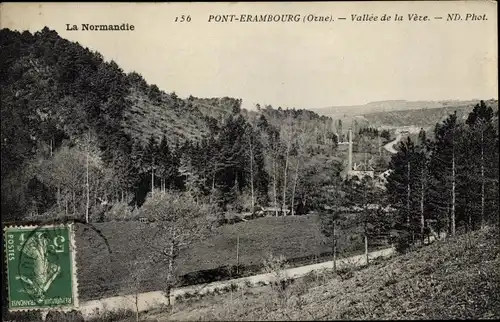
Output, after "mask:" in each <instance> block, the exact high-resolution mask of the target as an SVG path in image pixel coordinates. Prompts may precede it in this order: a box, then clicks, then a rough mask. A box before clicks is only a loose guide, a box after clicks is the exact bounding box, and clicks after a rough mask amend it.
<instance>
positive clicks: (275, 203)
mask: <svg viewBox="0 0 500 322" xmlns="http://www.w3.org/2000/svg"><path fill="white" fill-rule="evenodd" d="M273 192H274V211H275V212H276V217H278V191H276V159H275V157H274V156H273Z"/></svg>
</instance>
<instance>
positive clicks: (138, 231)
mask: <svg viewBox="0 0 500 322" xmlns="http://www.w3.org/2000/svg"><path fill="white" fill-rule="evenodd" d="M94 227H95V229H96V230H98V231H99V233H98V232H97V231H96V230H94V229H92V228H89V227H87V226H84V225H82V224H78V225H77V227H76V239H77V240H76V244H77V263H78V282H79V293H80V298H81V299H82V300H88V299H96V298H100V297H106V296H113V295H118V294H127V293H133V292H136V291H139V292H146V291H153V290H160V289H161V287H162V285H165V284H164V283H163V282H164V280H165V278H166V275H165V273H166V272H165V270H163V269H161V267H158V266H161V264H151V265H145V266H146V268H145V269H144V271H143V272H142V273H141V276H140V277H139V279H140V283H139V284H140V285H139V287H137V288H135V289H134V288H132V284H133V283H132V282H131V278H132V274H131V273H132V272H134V268H133V267H132V264H133V263H134V262H140V263H147V261H148V260H150V259H151V258H155V257H158V253H155V252H154V251H153V250H151V249H149V248H148V246H147V245H148V242H147V239H148V238H151V236H153V235H154V232H155V228H154V227H151V226H150V224H145V223H138V222H108V223H99V224H95V226H94ZM238 236H239V243H240V247H239V258H240V264H241V265H245V266H250V265H260V264H261V263H262V260H263V258H264V256H266V254H267V253H268V252H272V253H273V254H275V255H284V256H286V257H287V258H288V259H289V260H291V261H292V262H293V259H297V260H296V261H295V262H296V263H295V264H296V265H299V264H302V265H305V264H310V263H313V262H315V261H316V260H315V256H316V255H317V256H320V255H321V254H322V253H325V252H329V251H330V249H329V247H328V245H325V244H324V243H323V237H322V235H321V234H320V229H319V221H318V217H317V216H316V215H307V216H293V217H291V216H289V217H265V218H259V219H255V220H251V221H247V222H240V223H237V224H233V225H226V226H222V227H219V228H218V230H217V231H216V233H215V234H214V235H213V236H211V237H209V238H208V239H206V240H204V241H202V242H200V243H197V244H194V245H192V246H191V247H189V248H186V249H184V250H182V251H181V253H180V255H179V258H178V266H179V271H178V274H179V275H183V274H187V273H190V272H196V271H200V270H208V269H214V268H217V267H221V266H226V265H236V243H237V238H238ZM339 249H340V250H341V253H340V254H339V256H342V255H344V256H347V255H351V254H354V253H361V252H362V251H363V243H362V239H361V236H360V235H359V234H358V233H357V232H356V231H355V229H347V230H345V231H344V232H343V234H342V237H341V238H340V240H339ZM160 256H161V255H160ZM299 259H300V260H299ZM323 260H328V259H327V258H323ZM254 268H255V267H254ZM248 273H250V272H248ZM247 275H248V274H247Z"/></svg>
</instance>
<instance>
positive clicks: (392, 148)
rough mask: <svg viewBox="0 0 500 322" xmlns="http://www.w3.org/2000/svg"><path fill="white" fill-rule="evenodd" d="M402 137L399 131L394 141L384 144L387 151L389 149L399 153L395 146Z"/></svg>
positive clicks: (391, 151)
mask: <svg viewBox="0 0 500 322" xmlns="http://www.w3.org/2000/svg"><path fill="white" fill-rule="evenodd" d="M401 138H402V135H401V134H400V133H398V134H397V136H396V139H394V140H393V141H391V142H389V143H387V144H386V145H384V149H386V150H387V151H389V152H390V153H393V154H396V153H398V151H397V150H396V149H395V148H394V146H395V145H396V144H398V142H399V141H400V140H401Z"/></svg>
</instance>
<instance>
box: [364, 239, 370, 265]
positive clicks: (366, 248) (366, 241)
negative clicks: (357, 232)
mask: <svg viewBox="0 0 500 322" xmlns="http://www.w3.org/2000/svg"><path fill="white" fill-rule="evenodd" d="M364 235H365V257H366V266H368V264H369V263H370V260H369V258H368V235H367V234H366V233H365V234H364Z"/></svg>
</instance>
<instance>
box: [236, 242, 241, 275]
mask: <svg viewBox="0 0 500 322" xmlns="http://www.w3.org/2000/svg"><path fill="white" fill-rule="evenodd" d="M239 273H240V236H238V237H236V274H237V275H239Z"/></svg>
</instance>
